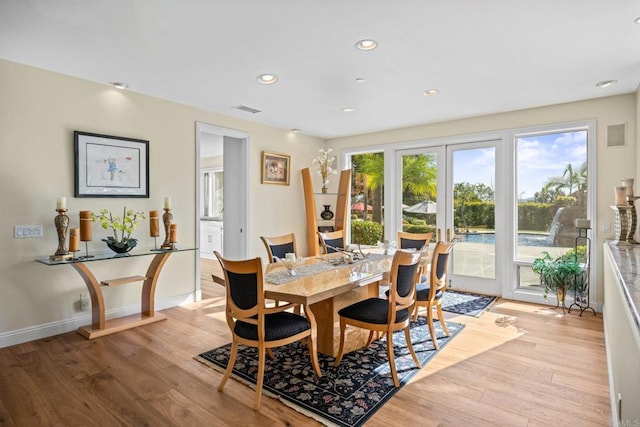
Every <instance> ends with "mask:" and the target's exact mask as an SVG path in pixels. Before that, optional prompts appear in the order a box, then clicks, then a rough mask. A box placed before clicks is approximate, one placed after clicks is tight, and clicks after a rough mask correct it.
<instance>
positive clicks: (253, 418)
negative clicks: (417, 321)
mask: <svg viewBox="0 0 640 427" xmlns="http://www.w3.org/2000/svg"><path fill="white" fill-rule="evenodd" d="M207 295H208V296H209V298H207V299H206V300H203V301H201V302H198V303H195V304H192V305H189V306H184V307H176V308H172V309H169V310H165V311H163V313H165V314H166V315H167V317H168V320H166V321H163V322H158V323H155V324H150V325H146V326H142V327H139V328H136V329H132V330H129V331H123V332H121V333H118V334H115V335H111V336H106V337H102V338H99V339H96V340H93V341H88V340H85V339H84V338H82V337H81V336H80V335H78V334H76V333H67V334H63V335H58V336H55V337H51V338H47V339H42V340H38V341H33V342H29V343H25V344H20V345H16V346H12V347H7V348H4V349H0V425H7V426H44V425H64V426H67V425H81V426H91V425H100V426H110V425H127V426H142V425H150V426H168V425H189V426H237V425H244V426H265V425H267V426H298V425H316V424H317V423H316V422H315V421H312V420H311V419H309V418H307V417H305V416H304V415H301V414H299V413H297V412H295V411H294V410H292V409H290V408H288V407H286V406H284V405H282V404H280V403H279V402H278V401H276V400H274V399H271V398H268V397H263V399H262V406H261V408H260V411H259V412H254V411H253V410H252V404H253V397H254V395H253V391H252V390H251V389H249V388H248V387H246V386H244V385H242V384H240V383H239V382H237V381H235V380H233V379H231V380H229V382H228V383H227V386H226V387H225V389H224V392H222V393H219V392H218V391H217V390H216V386H217V384H218V382H219V381H220V378H221V374H219V373H218V372H216V371H214V370H212V369H209V368H207V367H206V366H204V365H202V364H201V363H199V362H196V361H195V360H194V359H193V356H195V355H196V354H198V353H200V352H203V351H205V350H208V349H211V348H214V347H217V346H220V345H223V344H225V343H227V342H228V341H230V334H229V332H228V329H227V325H226V323H225V320H224V289H223V288H222V287H221V286H219V285H216V284H213V285H211V286H210V288H209V289H208V291H207ZM448 317H449V320H452V321H457V322H461V323H465V324H466V328H465V329H464V330H463V331H462V332H461V333H460V334H459V335H458V336H457V337H456V338H455V339H454V340H453V341H452V342H451V343H450V344H449V345H448V346H446V347H445V348H444V349H443V350H442V351H441V352H440V353H439V354H438V355H436V356H435V357H434V359H432V360H431V361H430V362H429V363H428V364H427V366H425V367H424V368H423V369H422V370H421V371H420V373H419V374H418V375H416V377H414V378H413V380H412V381H411V382H410V383H409V384H408V385H407V386H405V387H403V388H402V389H401V390H400V391H399V392H398V393H397V394H396V395H395V396H394V397H393V398H392V399H391V400H390V401H389V402H388V403H387V404H385V405H384V407H383V408H382V409H380V410H379V411H378V412H377V413H376V414H375V415H374V416H373V418H372V419H371V420H369V422H368V423H367V426H396V425H403V426H409V425H420V426H462V425H464V426H485V425H486V426H489V425H494V426H495V425H499V426H537V425H544V426H549V425H553V426H555V425H579V426H604V425H610V424H611V422H610V420H611V413H610V408H609V397H608V382H607V372H606V360H605V349H604V338H603V328H602V317H601V316H600V315H598V316H597V317H594V316H593V315H591V314H589V313H586V314H585V315H584V316H583V317H578V315H576V314H568V315H562V314H561V312H559V311H557V310H553V309H551V308H548V307H543V306H538V305H532V304H525V303H519V302H513V301H507V300H498V301H497V302H496V303H495V304H494V305H493V307H492V308H491V309H490V310H489V311H487V312H485V313H484V314H483V315H482V316H481V317H480V318H473V317H468V316H456V315H448Z"/></svg>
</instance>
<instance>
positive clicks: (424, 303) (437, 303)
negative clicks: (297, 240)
mask: <svg viewBox="0 0 640 427" xmlns="http://www.w3.org/2000/svg"><path fill="white" fill-rule="evenodd" d="M454 244H455V242H450V243H445V242H437V243H436V247H435V248H434V250H433V256H432V257H431V271H430V272H429V273H428V275H429V281H428V283H419V284H418V285H417V286H416V307H415V311H414V314H413V320H414V321H415V320H417V319H418V310H419V308H420V307H425V308H426V310H427V313H426V314H427V324H428V326H429V333H430V334H431V340H432V341H433V347H434V348H435V349H436V350H437V349H438V348H439V347H440V346H439V344H438V339H437V336H436V332H435V328H434V325H433V309H434V308H435V309H436V312H437V315H438V321H439V322H440V326H441V327H442V331H443V332H444V334H445V335H446V336H449V335H450V334H449V330H448V329H447V324H446V323H445V321H444V314H443V312H442V298H443V297H444V293H445V291H446V288H447V270H448V266H449V255H450V254H451V249H453V245H454Z"/></svg>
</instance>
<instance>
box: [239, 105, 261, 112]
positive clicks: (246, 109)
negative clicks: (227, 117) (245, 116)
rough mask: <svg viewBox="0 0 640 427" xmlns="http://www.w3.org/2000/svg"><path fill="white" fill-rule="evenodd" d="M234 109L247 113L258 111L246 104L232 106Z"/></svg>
mask: <svg viewBox="0 0 640 427" xmlns="http://www.w3.org/2000/svg"><path fill="white" fill-rule="evenodd" d="M233 108H235V109H236V110H240V111H244V112H247V113H251V114H255V113H260V110H256V109H255V108H251V107H247V106H246V105H238V106H237V107H233Z"/></svg>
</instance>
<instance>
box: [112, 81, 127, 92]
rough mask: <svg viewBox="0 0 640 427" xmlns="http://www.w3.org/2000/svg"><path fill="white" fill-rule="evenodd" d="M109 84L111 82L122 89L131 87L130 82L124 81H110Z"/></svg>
mask: <svg viewBox="0 0 640 427" xmlns="http://www.w3.org/2000/svg"><path fill="white" fill-rule="evenodd" d="M109 84H110V85H111V86H113V87H116V88H118V89H122V90H125V89H126V88H128V87H129V85H128V84H126V83H123V82H110V83H109Z"/></svg>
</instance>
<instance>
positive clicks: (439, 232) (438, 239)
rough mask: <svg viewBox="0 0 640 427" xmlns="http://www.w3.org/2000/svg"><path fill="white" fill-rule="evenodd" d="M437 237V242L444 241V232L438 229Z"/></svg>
mask: <svg viewBox="0 0 640 427" xmlns="http://www.w3.org/2000/svg"><path fill="white" fill-rule="evenodd" d="M436 235H437V240H436V242H440V241H442V230H441V229H440V228H438V231H437V233H436Z"/></svg>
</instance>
